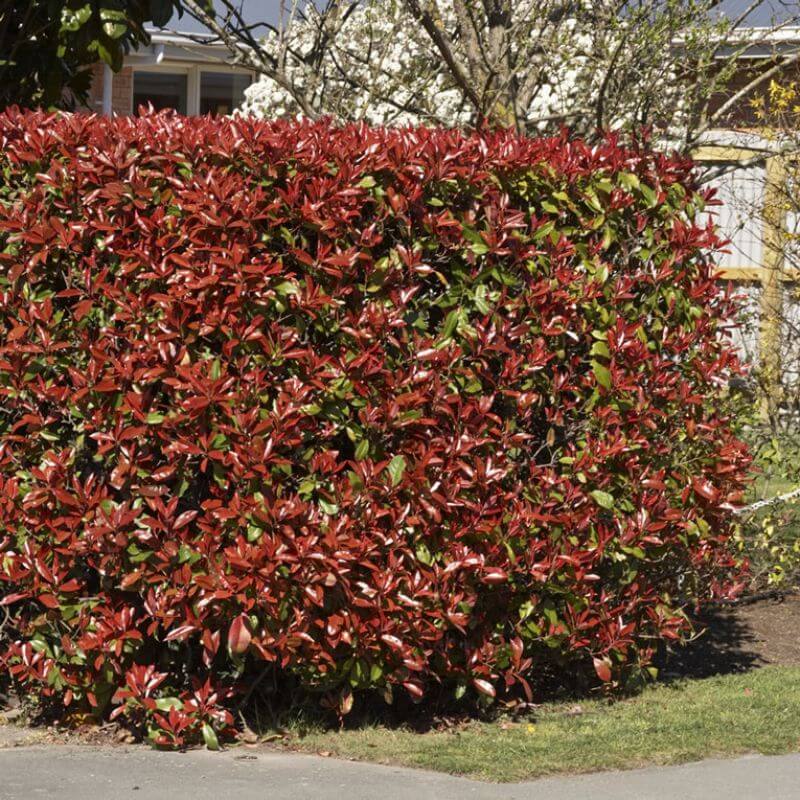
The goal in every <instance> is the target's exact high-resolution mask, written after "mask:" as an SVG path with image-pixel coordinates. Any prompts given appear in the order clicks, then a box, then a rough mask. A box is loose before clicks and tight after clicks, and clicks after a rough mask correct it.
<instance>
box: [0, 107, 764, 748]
mask: <svg viewBox="0 0 800 800" xmlns="http://www.w3.org/2000/svg"><path fill="white" fill-rule="evenodd" d="M0 144H1V145H2V148H0V153H1V155H0V170H1V171H2V175H3V182H2V188H1V189H0V343H1V344H0V592H1V593H2V597H3V599H2V603H3V605H4V606H5V607H7V608H8V609H9V610H10V611H11V615H12V623H11V625H12V627H11V628H10V629H9V637H10V638H9V641H8V642H7V647H6V649H5V652H4V653H3V654H2V656H1V658H2V661H0V665H2V667H3V669H4V670H5V671H6V673H7V674H8V675H10V677H11V678H12V679H13V680H14V681H15V682H17V683H18V684H20V685H21V686H22V687H24V688H25V689H26V690H27V691H30V692H34V693H40V694H41V695H42V696H43V697H45V698H48V697H50V698H52V700H53V701H54V702H55V701H57V702H59V703H65V704H67V705H73V706H76V705H77V706H78V707H81V706H91V707H93V708H95V709H96V710H97V712H98V713H106V712H108V711H110V710H111V709H112V708H113V709H115V710H114V713H115V714H123V715H124V716H125V717H126V718H127V720H128V721H129V722H130V723H131V724H133V725H137V726H140V727H141V728H142V729H149V731H150V732H151V735H152V736H153V738H154V739H155V740H156V741H157V742H158V743H159V744H162V745H174V744H180V743H182V742H184V741H186V740H187V739H190V738H197V737H199V736H200V735H201V734H202V735H203V736H204V737H205V738H206V741H207V742H208V743H210V744H211V746H215V743H216V737H217V735H218V733H220V732H225V731H227V730H228V729H229V727H230V724H231V717H230V715H229V713H228V711H226V710H225V708H226V707H227V706H229V704H230V702H232V699H233V697H234V696H237V695H238V696H241V695H242V694H245V693H247V692H248V691H249V690H251V689H252V688H253V687H254V686H255V685H256V682H257V681H260V680H262V679H263V678H264V677H265V676H267V677H270V676H271V680H274V681H281V680H285V679H287V676H291V677H292V679H293V680H294V681H295V682H296V683H298V684H299V685H300V686H302V687H303V688H304V689H305V690H313V691H317V692H320V693H322V694H323V695H324V697H325V699H326V702H327V703H328V704H329V705H330V706H331V707H333V708H335V709H336V710H337V711H338V712H339V713H341V714H344V713H347V711H349V709H350V708H351V706H352V704H353V701H354V692H356V693H359V692H360V693H364V692H367V691H372V690H376V691H380V692H382V693H383V695H384V697H385V698H386V699H387V700H389V701H391V699H392V696H393V693H396V692H401V693H403V694H406V695H408V696H410V697H412V698H414V699H420V698H423V697H425V696H430V695H431V694H432V693H439V692H441V691H445V692H447V693H451V694H452V695H454V696H455V697H457V698H458V697H461V696H462V695H464V694H465V693H469V694H471V695H475V696H482V697H484V698H485V699H487V700H488V699H490V698H493V697H495V696H496V695H498V694H508V695H512V696H513V695H522V696H524V695H527V696H529V697H530V696H533V695H534V694H536V695H540V694H541V692H542V691H543V689H544V688H545V687H546V686H547V685H548V681H551V680H553V679H563V678H564V676H566V675H567V674H569V675H570V676H574V675H581V674H583V675H591V676H593V679H594V680H600V681H602V682H605V683H607V684H608V685H609V686H611V685H619V684H620V682H622V681H623V680H624V679H625V678H626V676H628V675H630V674H631V673H632V672H635V671H636V668H637V667H639V666H642V665H646V664H647V662H648V659H649V657H650V655H651V653H652V650H653V648H654V646H655V644H656V643H657V642H658V641H659V640H660V639H664V638H668V639H677V638H680V637H681V636H682V634H684V633H685V632H686V631H687V629H688V625H687V622H686V619H685V617H684V615H683V612H682V608H683V606H684V604H686V603H688V602H693V601H702V600H704V599H708V598H710V597H712V596H718V595H724V594H727V593H729V592H730V591H732V590H733V589H734V588H735V586H736V581H737V580H738V578H737V572H736V566H735V564H734V562H733V559H732V558H731V557H730V554H729V553H730V550H729V546H728V545H729V538H730V536H731V531H732V524H731V516H730V513H731V512H730V507H731V506H730V504H731V503H735V502H737V501H739V500H740V499H741V496H742V489H743V485H744V475H745V471H746V468H747V466H748V464H749V457H748V455H747V452H746V449H745V447H744V446H743V445H742V444H741V443H740V442H739V441H738V440H737V439H736V438H735V436H734V435H733V433H732V429H731V420H730V417H729V414H728V410H727V401H726V398H725V394H724V388H725V386H726V384H727V381H728V379H729V377H730V376H731V374H733V373H735V372H736V371H737V369H738V367H737V362H736V359H735V356H734V355H733V353H732V352H731V350H730V349H729V347H728V345H727V344H726V340H725V337H724V335H723V333H722V332H723V329H724V328H725V327H726V319H727V318H728V316H729V315H730V314H731V313H732V312H733V310H734V305H733V304H732V303H731V301H730V298H729V297H728V296H727V295H726V294H724V293H723V292H721V290H720V289H719V287H718V284H717V282H716V281H715V280H714V272H715V268H714V265H713V262H712V260H711V257H710V256H709V255H708V253H709V251H710V250H712V249H713V248H714V246H715V244H716V238H715V234H714V233H713V229H712V228H711V227H710V226H709V225H707V224H705V223H703V225H702V226H699V225H697V224H696V223H695V219H696V217H697V214H698V213H699V212H700V211H701V210H702V208H703V206H704V203H705V200H704V194H703V193H702V192H700V191H698V190H697V189H696V187H695V184H694V177H693V173H692V165H691V162H690V161H688V160H685V159H682V158H670V157H667V156H664V155H659V154H656V153H651V152H649V151H648V150H647V149H645V148H626V147H622V146H620V145H619V144H618V143H617V142H616V141H615V140H614V139H609V140H607V141H605V142H602V143H601V144H598V145H592V146H589V145H587V144H585V143H583V142H581V141H575V140H572V141H570V140H568V139H567V138H566V137H557V138H546V139H539V140H530V139H525V138H518V137H517V136H516V135H515V134H513V133H511V132H508V131H500V132H496V133H486V134H474V135H469V136H466V135H464V134H461V133H459V132H456V131H445V130H427V129H424V128H420V129H407V130H386V129H369V128H367V127H365V126H355V125H354V126H348V127H344V128H336V127H333V126H331V125H330V123H326V122H319V123H311V122H308V121H305V122H291V123H289V122H275V123H265V122H257V121H253V120H246V119H236V120H211V119H200V118H194V119H192V118H181V117H179V116H171V115H154V116H145V117H143V118H117V119H102V118H95V117H86V116H76V115H64V116H47V115H44V114H41V113H29V114H23V113H19V112H17V111H13V110H12V111H9V112H7V113H6V114H5V115H4V116H2V117H0Z"/></svg>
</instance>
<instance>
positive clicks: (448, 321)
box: [442, 311, 459, 339]
mask: <svg viewBox="0 0 800 800" xmlns="http://www.w3.org/2000/svg"><path fill="white" fill-rule="evenodd" d="M458 316H459V312H458V311H451V312H450V313H449V314H448V315H447V316H446V317H445V320H444V325H443V326H442V338H443V339H449V338H450V337H451V336H452V335H453V334H454V333H455V332H456V328H457V327H458Z"/></svg>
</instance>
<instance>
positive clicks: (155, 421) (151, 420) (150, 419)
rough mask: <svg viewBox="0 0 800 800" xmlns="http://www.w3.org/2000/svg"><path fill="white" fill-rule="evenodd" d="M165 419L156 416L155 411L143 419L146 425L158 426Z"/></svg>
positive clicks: (161, 416)
mask: <svg viewBox="0 0 800 800" xmlns="http://www.w3.org/2000/svg"><path fill="white" fill-rule="evenodd" d="M165 419H166V417H165V416H164V415H163V414H158V413H156V412H155V411H153V412H152V413H150V414H148V415H147V417H146V418H145V420H146V422H147V424H148V425H160V424H161V423H162V422H163V421H164V420H165Z"/></svg>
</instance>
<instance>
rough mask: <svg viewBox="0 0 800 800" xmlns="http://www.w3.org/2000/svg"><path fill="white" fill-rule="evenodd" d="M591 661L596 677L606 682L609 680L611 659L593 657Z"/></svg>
mask: <svg viewBox="0 0 800 800" xmlns="http://www.w3.org/2000/svg"><path fill="white" fill-rule="evenodd" d="M593 661H594V671H595V672H596V673H597V677H598V678H600V680H601V681H603V682H605V683H608V682H609V681H610V680H611V661H610V660H609V659H608V658H594V659H593Z"/></svg>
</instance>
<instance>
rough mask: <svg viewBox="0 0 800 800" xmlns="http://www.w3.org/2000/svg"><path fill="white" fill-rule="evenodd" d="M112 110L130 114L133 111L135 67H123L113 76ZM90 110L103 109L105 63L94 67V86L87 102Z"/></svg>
mask: <svg viewBox="0 0 800 800" xmlns="http://www.w3.org/2000/svg"><path fill="white" fill-rule="evenodd" d="M112 81H113V83H112V90H111V110H112V111H113V112H114V113H115V114H130V113H132V111H133V69H132V68H131V67H123V68H122V69H121V70H120V71H119V72H117V73H116V74H115V75H114V76H113V78H112ZM86 108H87V109H88V110H89V111H96V112H97V113H100V112H102V110H103V65H102V64H95V65H94V66H93V67H92V88H91V89H90V90H89V98H88V101H87V104H86Z"/></svg>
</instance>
